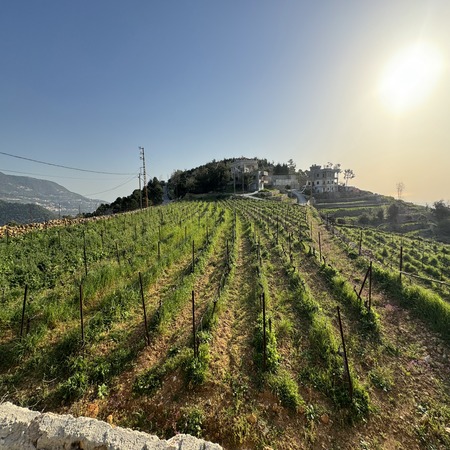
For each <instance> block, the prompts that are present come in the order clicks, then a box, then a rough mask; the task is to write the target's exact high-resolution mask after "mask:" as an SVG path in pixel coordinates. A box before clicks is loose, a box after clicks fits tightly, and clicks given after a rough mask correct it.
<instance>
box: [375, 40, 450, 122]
mask: <svg viewBox="0 0 450 450" xmlns="http://www.w3.org/2000/svg"><path fill="white" fill-rule="evenodd" d="M442 69H443V60H442V56H441V54H440V53H439V51H438V50H437V49H436V48H434V47H432V46H430V45H428V44H425V43H419V44H415V45H413V46H411V47H408V48H406V49H404V50H402V51H401V52H399V53H397V54H396V55H395V56H394V57H393V58H392V59H391V61H390V62H389V63H388V64H387V66H386V68H385V70H384V72H383V74H382V77H381V81H380V85H379V92H380V96H381V99H382V101H383V103H384V104H385V105H386V107H388V109H390V110H391V111H392V112H394V113H396V114H401V113H402V112H405V111H407V110H410V109H412V108H414V107H416V106H417V105H419V104H420V103H422V102H423V101H424V100H425V99H426V98H427V97H428V96H429V95H430V94H431V92H432V91H433V89H434V88H435V86H436V84H437V82H438V80H439V77H440V75H441V73H442Z"/></svg>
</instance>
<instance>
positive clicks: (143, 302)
mask: <svg viewBox="0 0 450 450" xmlns="http://www.w3.org/2000/svg"><path fill="white" fill-rule="evenodd" d="M139 284H140V286H141V299H142V310H143V312H144V327H145V340H146V342H147V345H150V335H149V334H148V326H147V312H146V310H145V297H144V284H143V283H142V275H141V272H139Z"/></svg>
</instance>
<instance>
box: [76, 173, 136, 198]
mask: <svg viewBox="0 0 450 450" xmlns="http://www.w3.org/2000/svg"><path fill="white" fill-rule="evenodd" d="M135 177H136V175H133V176H132V177H131V178H128V180H127V181H125V183H122V184H119V186H116V187H113V188H111V189H106V191H101V192H94V193H93V194H86V195H85V197H91V196H92V195H98V194H104V193H105V192H110V191H114V189H117V188H120V187H122V186H125V185H126V184H128V183H129V182H130V181H132V180H134V179H135Z"/></svg>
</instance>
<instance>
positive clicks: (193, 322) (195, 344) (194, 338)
mask: <svg viewBox="0 0 450 450" xmlns="http://www.w3.org/2000/svg"><path fill="white" fill-rule="evenodd" d="M192 339H193V340H194V358H198V349H197V333H196V330H195V293H194V291H192Z"/></svg>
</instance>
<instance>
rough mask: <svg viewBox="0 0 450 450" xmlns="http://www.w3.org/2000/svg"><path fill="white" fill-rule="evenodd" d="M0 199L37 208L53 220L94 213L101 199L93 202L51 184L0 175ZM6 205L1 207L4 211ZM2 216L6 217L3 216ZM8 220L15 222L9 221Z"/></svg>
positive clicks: (50, 182) (45, 181)
mask: <svg viewBox="0 0 450 450" xmlns="http://www.w3.org/2000/svg"><path fill="white" fill-rule="evenodd" d="M0 200H2V201H3V202H7V203H14V204H17V203H18V204H22V205H28V206H27V209H28V211H29V210H30V208H29V205H37V206H40V207H42V208H45V209H47V210H48V211H50V212H51V213H53V214H54V215H55V216H56V217H57V216H58V215H59V214H61V216H75V215H77V214H79V213H80V212H82V213H86V212H93V211H95V210H96V209H97V207H98V206H99V205H100V204H101V203H106V202H105V201H103V200H93V199H89V198H86V197H83V196H82V195H80V194H76V193H74V192H71V191H69V190H68V189H66V188H65V187H63V186H61V185H59V184H58V183H54V182H53V181H47V180H40V179H37V178H32V177H24V176H15V175H5V174H4V173H2V172H0ZM4 207H5V205H2V209H4ZM3 217H5V215H4V214H3ZM10 220H15V219H13V218H11V219H10Z"/></svg>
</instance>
